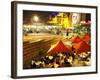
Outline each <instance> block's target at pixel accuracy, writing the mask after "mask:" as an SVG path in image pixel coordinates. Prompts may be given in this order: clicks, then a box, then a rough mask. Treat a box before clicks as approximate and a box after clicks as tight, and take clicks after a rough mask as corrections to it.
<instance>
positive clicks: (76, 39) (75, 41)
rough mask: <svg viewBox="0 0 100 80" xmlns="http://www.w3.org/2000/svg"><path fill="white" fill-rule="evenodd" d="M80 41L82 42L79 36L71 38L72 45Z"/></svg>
mask: <svg viewBox="0 0 100 80" xmlns="http://www.w3.org/2000/svg"><path fill="white" fill-rule="evenodd" d="M81 41H82V39H81V38H80V37H79V36H75V37H73V38H72V42H73V43H79V42H81Z"/></svg>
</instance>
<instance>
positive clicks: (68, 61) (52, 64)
mask: <svg viewBox="0 0 100 80" xmlns="http://www.w3.org/2000/svg"><path fill="white" fill-rule="evenodd" d="M73 59H74V57H73V56H70V55H68V54H67V53H58V54H56V55H54V56H51V55H50V56H49V55H48V56H45V57H41V59H40V60H32V62H31V68H58V67H71V66H72V62H73Z"/></svg>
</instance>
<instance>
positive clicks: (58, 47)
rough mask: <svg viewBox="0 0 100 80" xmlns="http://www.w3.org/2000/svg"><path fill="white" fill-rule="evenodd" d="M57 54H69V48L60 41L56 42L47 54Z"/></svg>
mask: <svg viewBox="0 0 100 80" xmlns="http://www.w3.org/2000/svg"><path fill="white" fill-rule="evenodd" d="M58 52H65V53H67V52H69V46H67V45H65V44H64V43H63V42H62V41H61V40H60V41H58V42H57V43H56V44H55V45H54V46H51V48H50V49H49V50H48V53H49V54H52V53H58Z"/></svg>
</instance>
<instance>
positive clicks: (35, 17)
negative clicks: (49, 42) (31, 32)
mask: <svg viewBox="0 0 100 80" xmlns="http://www.w3.org/2000/svg"><path fill="white" fill-rule="evenodd" d="M33 21H35V22H36V23H35V24H36V32H37V22H38V21H39V17H38V16H37V15H34V16H33Z"/></svg>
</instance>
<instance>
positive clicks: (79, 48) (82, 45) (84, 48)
mask: <svg viewBox="0 0 100 80" xmlns="http://www.w3.org/2000/svg"><path fill="white" fill-rule="evenodd" d="M73 47H74V49H75V51H76V53H82V52H88V51H90V48H91V46H90V45H88V44H87V43H86V42H85V41H81V42H79V43H77V44H75V45H74V46H73Z"/></svg>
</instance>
